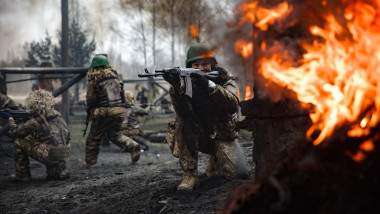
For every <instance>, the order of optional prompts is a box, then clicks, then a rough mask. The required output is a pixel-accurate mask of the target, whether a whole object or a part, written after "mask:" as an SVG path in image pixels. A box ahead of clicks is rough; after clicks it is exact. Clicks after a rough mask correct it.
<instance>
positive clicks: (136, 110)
mask: <svg viewBox="0 0 380 214" xmlns="http://www.w3.org/2000/svg"><path fill="white" fill-rule="evenodd" d="M125 99H126V102H127V104H128V108H127V111H126V112H125V114H124V121H123V123H122V128H123V134H124V135H126V136H128V137H130V138H132V139H133V140H135V141H136V142H138V143H139V144H140V145H142V146H143V149H144V151H148V150H149V145H148V142H147V141H146V140H145V139H144V138H143V137H142V136H143V134H144V133H143V130H142V129H141V128H140V124H139V123H140V121H139V120H138V118H137V117H138V116H144V115H148V111H147V110H145V109H143V108H141V107H139V106H136V105H134V99H135V98H134V95H133V93H132V92H130V91H125Z"/></svg>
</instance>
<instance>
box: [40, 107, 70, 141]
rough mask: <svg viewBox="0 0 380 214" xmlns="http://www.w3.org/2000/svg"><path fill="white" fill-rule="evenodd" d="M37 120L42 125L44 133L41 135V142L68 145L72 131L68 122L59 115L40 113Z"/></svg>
mask: <svg viewBox="0 0 380 214" xmlns="http://www.w3.org/2000/svg"><path fill="white" fill-rule="evenodd" d="M36 120H37V121H38V123H39V124H40V125H41V127H42V130H43V134H42V136H39V138H40V142H41V143H45V144H48V145H55V146H57V145H61V144H62V145H66V144H68V143H69V140H70V133H69V131H68V129H67V125H66V123H65V122H64V121H63V119H62V118H61V117H59V116H58V115H53V116H50V117H45V116H43V115H40V116H38V117H36Z"/></svg>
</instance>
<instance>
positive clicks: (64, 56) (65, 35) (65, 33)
mask: <svg viewBox="0 0 380 214" xmlns="http://www.w3.org/2000/svg"><path fill="white" fill-rule="evenodd" d="M61 11H62V43H61V60H62V61H61V66H62V67H67V65H68V56H69V51H68V50H69V47H68V45H69V44H68V42H69V2H68V0H61ZM65 82H66V79H62V85H64V84H65ZM61 114H62V117H63V119H64V120H65V121H66V123H67V124H69V123H70V121H69V116H70V99H69V91H68V90H67V91H66V92H65V93H63V94H62V108H61Z"/></svg>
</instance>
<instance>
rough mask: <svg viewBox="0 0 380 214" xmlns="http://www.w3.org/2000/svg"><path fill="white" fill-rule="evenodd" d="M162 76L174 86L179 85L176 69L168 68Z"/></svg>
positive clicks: (179, 80) (179, 78)
mask: <svg viewBox="0 0 380 214" xmlns="http://www.w3.org/2000/svg"><path fill="white" fill-rule="evenodd" d="M163 77H164V79H165V80H166V81H167V82H168V83H170V85H172V86H173V87H174V88H176V89H178V88H179V87H180V86H181V77H180V74H179V71H178V70H177V69H170V70H168V71H166V72H165V73H164V75H163Z"/></svg>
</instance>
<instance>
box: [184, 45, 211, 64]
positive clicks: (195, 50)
mask: <svg viewBox="0 0 380 214" xmlns="http://www.w3.org/2000/svg"><path fill="white" fill-rule="evenodd" d="M207 58H210V59H213V60H214V61H215V64H217V61H216V59H215V56H214V51H213V50H212V49H211V48H210V47H209V46H208V45H206V44H195V45H193V46H191V47H190V48H189V50H188V51H187V58H186V68H190V67H191V63H192V62H194V61H195V60H198V59H207Z"/></svg>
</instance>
